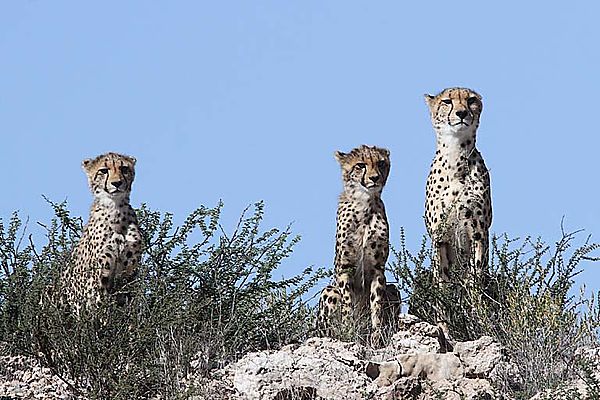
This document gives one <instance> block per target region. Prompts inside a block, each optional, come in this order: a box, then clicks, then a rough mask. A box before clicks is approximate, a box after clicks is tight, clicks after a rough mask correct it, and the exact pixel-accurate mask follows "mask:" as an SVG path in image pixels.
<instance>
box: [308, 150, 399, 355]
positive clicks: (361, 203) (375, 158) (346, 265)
mask: <svg viewBox="0 0 600 400" xmlns="http://www.w3.org/2000/svg"><path fill="white" fill-rule="evenodd" d="M389 154H390V153H389V151H388V150H387V149H383V148H379V147H369V146H365V145H363V146H361V147H358V148H356V149H354V150H352V151H351V152H350V153H342V152H339V151H338V152H336V153H335V158H336V159H337V161H338V162H339V163H340V166H341V169H342V180H343V183H344V191H343V192H342V194H341V195H340V198H339V202H338V211H337V232H336V247H335V261H334V264H335V285H331V286H328V287H326V288H325V289H324V290H323V292H322V294H321V298H320V311H319V325H320V327H321V330H322V331H323V333H324V334H326V335H330V334H331V325H332V318H333V316H334V315H335V313H336V312H337V310H341V318H342V322H343V323H344V324H348V323H349V321H350V319H351V318H352V314H353V308H356V307H359V306H363V308H369V309H370V320H371V327H372V338H373V341H374V342H376V343H377V342H379V341H380V339H381V327H382V311H383V306H384V304H383V303H384V298H385V292H386V281H385V274H384V270H385V263H386V261H387V258H388V253H389V226H388V221H387V216H386V213H385V207H384V204H383V201H382V200H381V192H382V190H383V187H384V186H385V184H386V181H387V178H388V175H389V172H390V158H389Z"/></svg>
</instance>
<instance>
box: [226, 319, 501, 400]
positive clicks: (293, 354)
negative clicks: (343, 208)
mask: <svg viewBox="0 0 600 400" xmlns="http://www.w3.org/2000/svg"><path fill="white" fill-rule="evenodd" d="M399 326H400V330H399V331H398V332H397V333H396V334H394V335H393V337H392V340H391V342H390V344H389V345H388V346H387V347H385V348H382V349H376V350H373V349H370V348H366V347H364V346H362V345H359V344H356V343H344V342H340V341H336V340H333V339H330V338H310V339H308V340H307V341H306V342H305V343H303V344H296V345H292V346H286V347H284V348H282V349H281V350H279V351H261V352H256V353H250V354H247V355H245V356H244V357H242V358H241V359H240V360H239V361H238V362H236V363H233V364H231V365H229V366H228V367H226V368H225V369H224V370H222V371H221V375H222V378H221V380H220V382H222V383H224V382H226V385H229V387H230V389H231V393H232V394H231V397H229V398H231V399H243V400H259V399H260V400H287V399H328V400H337V399H339V400H341V399H344V400H346V399H357V400H358V399H365V398H372V399H389V400H392V399H402V400H405V399H406V400H425V399H432V398H442V399H448V400H453V399H457V400H458V399H461V400H462V399H472V400H475V399H477V400H495V399H508V397H506V396H502V395H500V394H498V393H497V391H496V390H495V389H494V388H493V386H492V383H491V382H492V378H491V377H492V376H493V372H494V370H495V368H497V366H498V365H500V364H501V363H503V362H506V361H505V356H504V355H503V349H502V347H501V346H500V345H499V344H498V343H496V342H494V341H493V340H492V339H491V338H489V337H483V338H480V339H479V340H476V341H472V342H463V343H461V342H458V343H456V344H455V346H454V352H448V349H449V347H448V346H447V344H448V342H447V338H445V337H444V335H443V333H442V331H441V330H440V329H439V328H438V327H436V326H434V325H431V324H428V323H425V322H423V321H421V320H419V319H418V318H416V317H414V316H410V315H402V316H401V319H400V324H399Z"/></svg>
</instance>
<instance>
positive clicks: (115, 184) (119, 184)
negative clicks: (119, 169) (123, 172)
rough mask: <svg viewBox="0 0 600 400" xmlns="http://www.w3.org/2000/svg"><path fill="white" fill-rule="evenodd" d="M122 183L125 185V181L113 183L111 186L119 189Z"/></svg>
mask: <svg viewBox="0 0 600 400" xmlns="http://www.w3.org/2000/svg"><path fill="white" fill-rule="evenodd" d="M122 183H123V181H114V182H111V183H110V184H111V185H113V186H114V187H116V188H117V189H118V188H119V187H120V186H121V184H122Z"/></svg>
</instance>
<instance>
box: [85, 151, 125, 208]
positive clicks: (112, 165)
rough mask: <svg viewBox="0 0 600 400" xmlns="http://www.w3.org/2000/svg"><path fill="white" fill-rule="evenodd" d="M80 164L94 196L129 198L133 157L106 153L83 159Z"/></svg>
mask: <svg viewBox="0 0 600 400" xmlns="http://www.w3.org/2000/svg"><path fill="white" fill-rule="evenodd" d="M81 165H82V167H83V169H84V171H85V173H86V175H87V178H88V183H89V184H90V189H91V191H92V193H93V194H94V197H96V198H97V199H99V200H104V201H115V200H119V199H122V198H129V194H130V192H131V184H132V183H133V178H134V177H135V170H134V167H135V158H133V157H129V156H124V155H121V154H117V153H106V154H102V155H100V156H98V157H96V158H94V159H91V158H88V159H86V160H83V162H82V163H81Z"/></svg>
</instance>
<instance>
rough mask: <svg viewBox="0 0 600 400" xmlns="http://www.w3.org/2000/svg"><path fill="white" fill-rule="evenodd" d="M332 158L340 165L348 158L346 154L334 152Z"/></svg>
mask: <svg viewBox="0 0 600 400" xmlns="http://www.w3.org/2000/svg"><path fill="white" fill-rule="evenodd" d="M333 156H334V157H335V159H336V160H337V162H339V163H341V162H342V161H344V159H345V158H346V157H347V156H348V154H347V153H342V152H341V151H336V152H335V153H333Z"/></svg>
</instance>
